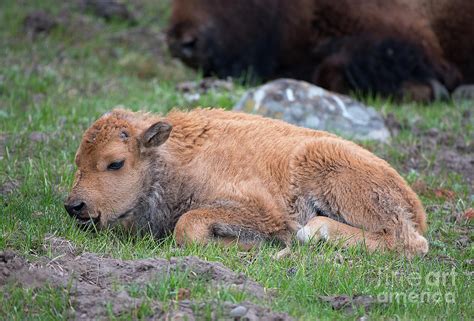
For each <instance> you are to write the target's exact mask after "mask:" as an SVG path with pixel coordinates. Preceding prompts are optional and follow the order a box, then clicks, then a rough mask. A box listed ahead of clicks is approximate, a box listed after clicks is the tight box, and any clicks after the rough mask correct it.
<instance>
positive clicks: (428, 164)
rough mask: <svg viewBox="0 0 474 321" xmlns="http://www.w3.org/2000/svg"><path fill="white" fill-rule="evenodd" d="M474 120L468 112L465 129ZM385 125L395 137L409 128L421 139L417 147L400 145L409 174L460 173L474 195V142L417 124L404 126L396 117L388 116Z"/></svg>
mask: <svg viewBox="0 0 474 321" xmlns="http://www.w3.org/2000/svg"><path fill="white" fill-rule="evenodd" d="M473 118H474V113H472V112H466V113H464V114H463V120H462V123H461V126H462V127H466V128H467V126H468V125H469V124H472V123H473V121H474V119H473ZM385 123H386V125H387V127H389V130H390V131H391V132H392V135H397V134H398V132H399V131H400V129H402V128H405V129H406V128H409V129H410V130H411V132H412V133H413V135H414V136H415V137H416V138H417V140H416V142H415V143H413V144H407V143H400V144H398V145H397V146H396V147H397V148H398V149H399V150H400V151H401V152H402V153H403V154H404V155H406V157H405V158H404V159H405V161H404V163H403V164H402V166H403V169H404V171H405V172H408V171H410V170H417V171H423V172H425V173H429V174H431V175H440V174H442V173H450V172H454V173H457V174H459V175H460V176H461V177H462V179H463V180H464V181H465V182H466V183H467V184H468V186H471V187H470V190H471V193H472V192H474V190H473V188H474V142H473V141H472V139H470V138H469V137H465V136H458V135H454V134H453V133H451V132H448V131H441V130H439V129H437V128H431V129H421V128H419V127H418V126H417V124H416V122H415V123H414V124H412V125H408V124H403V123H401V122H399V121H398V120H397V119H396V118H395V116H394V115H393V114H389V115H388V116H387V118H386V119H385ZM407 126H408V127H407ZM433 154H434V155H435V157H434V158H433V159H431V156H430V155H433ZM427 156H428V157H427Z"/></svg>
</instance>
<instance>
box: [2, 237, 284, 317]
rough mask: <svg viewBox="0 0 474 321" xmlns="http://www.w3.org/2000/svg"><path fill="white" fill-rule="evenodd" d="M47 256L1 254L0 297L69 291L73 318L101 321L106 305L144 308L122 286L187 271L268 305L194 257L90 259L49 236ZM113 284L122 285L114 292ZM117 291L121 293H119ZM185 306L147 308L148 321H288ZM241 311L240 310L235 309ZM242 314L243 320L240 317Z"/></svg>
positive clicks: (267, 313)
mask: <svg viewBox="0 0 474 321" xmlns="http://www.w3.org/2000/svg"><path fill="white" fill-rule="evenodd" d="M44 247H45V250H46V251H48V252H49V253H51V256H48V257H46V256H44V257H40V258H39V260H35V261H34V262H29V261H28V260H26V259H25V258H24V257H22V256H20V255H18V254H16V253H14V252H11V251H5V252H0V291H2V289H3V288H4V286H5V285H7V284H12V283H16V285H17V286H23V287H30V288H38V287H43V286H45V285H50V286H52V287H55V288H61V289H68V291H69V295H70V300H69V301H70V302H71V318H75V319H81V320H96V319H101V318H103V319H105V318H107V315H108V310H107V306H106V304H107V303H109V304H111V310H112V312H113V314H114V315H117V316H118V315H120V314H123V313H126V312H127V311H129V310H131V309H134V308H137V307H138V306H140V305H141V304H142V303H143V300H142V299H141V298H140V297H138V298H137V297H132V296H130V294H129V293H128V292H127V291H125V290H123V286H126V285H130V284H134V285H137V284H138V285H143V286H145V285H146V284H148V283H149V282H152V281H154V280H156V279H157V278H160V277H166V276H167V275H169V274H170V273H172V272H174V271H190V272H191V273H192V274H193V275H196V276H198V277H200V278H203V277H204V278H206V279H207V280H209V281H208V282H209V286H212V287H216V288H217V287H223V286H224V287H231V288H234V289H236V290H241V291H246V292H248V293H249V294H251V295H252V296H253V297H255V298H257V299H261V300H263V301H265V300H267V299H269V298H270V297H271V294H269V293H267V291H266V290H265V289H264V288H263V287H262V286H261V285H259V284H258V283H256V282H254V281H252V280H250V279H248V278H247V277H246V276H245V275H243V274H237V273H235V272H233V271H231V270H229V269H227V268H226V267H224V266H223V265H222V264H220V263H216V262H207V261H203V260H201V259H199V258H196V257H181V258H172V259H170V260H166V259H162V258H153V259H142V260H134V261H126V260H119V259H114V258H110V257H104V256H101V255H98V254H94V253H80V251H79V250H78V249H77V248H76V247H75V246H74V245H73V244H72V243H70V242H69V241H67V240H65V239H62V238H57V237H52V236H49V237H47V238H46V239H45V242H44ZM117 284H120V285H122V286H121V287H117ZM120 288H121V289H122V290H120ZM183 297H184V299H183V300H179V299H178V300H177V301H172V302H158V301H153V302H152V303H151V307H152V311H153V313H152V315H150V316H149V317H150V318H152V319H167V320H169V319H172V320H181V319H183V320H184V319H187V320H195V319H200V318H201V317H200V313H202V312H201V311H200V310H201V309H200V308H199V307H203V306H204V305H209V304H211V305H219V306H218V307H217V306H215V308H216V310H219V311H220V313H222V314H221V315H219V316H218V317H216V318H219V319H220V320H221V319H228V320H234V319H235V317H233V316H231V315H235V313H236V311H237V312H238V313H240V317H244V318H245V319H246V320H291V318H290V317H289V316H288V315H287V314H284V313H277V312H272V311H271V310H270V309H269V308H267V307H263V306H259V305H256V304H254V303H251V302H247V301H245V302H240V303H239V304H235V303H230V302H219V303H218V302H197V301H192V300H189V298H188V296H186V295H184V296H183ZM237 307H239V308H238V309H236V308H237ZM242 313H243V314H242Z"/></svg>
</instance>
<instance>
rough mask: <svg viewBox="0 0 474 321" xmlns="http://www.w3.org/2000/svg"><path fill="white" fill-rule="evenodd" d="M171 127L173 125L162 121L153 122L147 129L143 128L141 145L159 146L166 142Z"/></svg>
mask: <svg viewBox="0 0 474 321" xmlns="http://www.w3.org/2000/svg"><path fill="white" fill-rule="evenodd" d="M172 128H173V126H171V124H169V123H167V122H164V121H159V122H157V123H154V124H153V125H151V126H150V127H149V128H148V129H147V130H145V133H144V134H143V137H142V143H143V145H144V146H145V147H156V146H160V145H161V144H163V143H164V142H166V140H167V139H168V137H170V134H171V129H172Z"/></svg>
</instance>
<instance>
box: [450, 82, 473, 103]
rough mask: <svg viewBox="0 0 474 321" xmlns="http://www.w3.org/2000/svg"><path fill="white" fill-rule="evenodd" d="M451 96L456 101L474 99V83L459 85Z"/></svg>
mask: <svg viewBox="0 0 474 321" xmlns="http://www.w3.org/2000/svg"><path fill="white" fill-rule="evenodd" d="M451 97H452V99H453V100H454V101H463V100H474V84H471V85H462V86H459V87H458V88H456V90H454V92H453V94H452V95H451Z"/></svg>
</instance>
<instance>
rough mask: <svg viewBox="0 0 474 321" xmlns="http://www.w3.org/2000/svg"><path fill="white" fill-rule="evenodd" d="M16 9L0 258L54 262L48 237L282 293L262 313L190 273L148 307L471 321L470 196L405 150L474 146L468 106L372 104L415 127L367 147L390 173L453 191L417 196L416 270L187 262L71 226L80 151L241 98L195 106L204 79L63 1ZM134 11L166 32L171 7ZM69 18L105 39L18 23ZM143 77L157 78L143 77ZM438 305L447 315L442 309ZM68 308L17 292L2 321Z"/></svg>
mask: <svg viewBox="0 0 474 321" xmlns="http://www.w3.org/2000/svg"><path fill="white" fill-rule="evenodd" d="M18 3H19V2H16V1H13V0H6V1H2V2H1V3H0V130H1V133H0V134H1V137H0V138H2V137H3V138H5V137H6V142H5V144H4V146H3V145H2V146H0V147H1V150H0V155H2V156H1V157H2V158H1V160H0V175H1V176H0V185H3V184H4V183H5V182H7V181H10V180H14V181H17V182H19V184H20V187H19V188H18V189H17V190H16V191H14V192H13V193H11V194H6V195H2V196H0V211H1V214H0V250H2V249H6V248H10V249H14V250H17V251H19V252H20V253H22V254H24V255H26V256H27V257H28V258H29V259H32V260H34V259H35V257H36V256H39V255H48V253H45V252H44V250H43V248H42V246H41V245H42V241H43V238H44V236H45V234H47V233H52V234H55V235H57V236H61V237H65V238H67V239H69V240H71V241H72V242H74V243H75V244H77V245H78V246H80V247H81V248H82V249H84V250H85V251H91V252H98V253H106V254H109V255H112V256H114V257H117V258H122V259H138V258H147V257H166V258H169V257H172V256H184V255H195V256H198V257H201V258H203V259H206V260H211V261H219V262H222V263H223V264H224V265H226V266H227V267H229V268H231V269H233V270H235V271H237V272H242V273H244V274H246V275H248V276H249V277H251V278H252V279H254V280H255V281H257V282H259V283H260V284H262V285H263V286H264V287H266V288H270V289H276V292H277V295H276V297H275V298H274V299H273V300H271V301H269V302H267V301H265V302H259V301H258V300H256V299H255V298H252V297H251V296H249V295H246V294H244V293H236V292H235V291H233V290H231V289H226V288H222V289H218V290H216V289H212V288H210V287H209V286H208V285H207V284H206V282H204V281H202V280H196V279H193V278H190V277H189V275H187V274H186V273H184V274H183V273H181V274H180V273H177V274H175V275H171V276H170V277H169V278H168V279H159V280H157V281H156V282H153V283H151V284H149V285H147V286H146V288H144V289H143V288H140V287H139V286H138V285H137V287H134V286H130V287H127V288H126V291H128V292H129V293H130V294H131V295H134V296H137V297H141V298H145V299H147V300H149V301H150V302H151V300H154V299H157V300H160V301H163V302H165V303H166V302H167V301H168V300H170V299H173V298H174V297H175V296H176V295H177V292H176V291H177V289H179V288H190V289H191V299H193V300H211V299H215V300H220V301H230V302H240V301H242V300H252V301H254V302H256V303H261V304H264V305H268V306H271V307H272V308H273V309H275V310H278V311H285V312H288V313H289V314H290V315H292V316H293V317H295V318H296V319H305V320H314V319H340V318H346V319H355V318H356V317H357V316H362V315H364V312H363V311H361V310H359V311H357V312H355V314H345V313H343V312H341V311H335V310H333V309H332V308H331V307H330V306H329V305H328V304H327V303H324V302H321V301H320V300H319V299H318V295H335V294H348V295H352V294H370V295H374V296H378V295H379V296H384V295H392V296H395V295H398V299H396V298H395V297H392V298H393V300H392V301H391V302H389V303H387V304H385V305H382V306H376V307H375V308H373V309H372V310H371V311H370V312H368V314H369V316H370V317H371V318H373V319H378V318H382V319H398V318H400V319H407V320H411V319H430V320H431V319H434V318H439V319H470V318H472V316H473V315H474V309H473V307H472V301H473V297H474V296H473V289H472V270H473V269H472V263H470V262H472V261H468V260H472V258H473V246H472V234H473V233H472V223H467V222H462V221H456V220H453V219H452V217H454V215H457V214H459V213H462V212H463V211H465V210H466V209H467V208H470V207H473V201H474V196H473V195H472V190H473V189H472V186H468V185H467V183H466V182H465V181H464V180H463V177H461V176H460V175H458V174H456V173H454V172H451V171H449V170H441V172H436V173H434V172H433V162H434V159H435V158H436V156H437V149H436V148H431V147H430V146H421V147H420V148H421V154H422V158H423V159H424V160H425V163H424V165H423V166H422V167H421V168H418V169H416V170H414V169H413V168H407V166H406V163H407V157H408V156H407V153H406V148H408V147H410V146H415V145H416V144H418V143H420V142H422V141H421V138H420V136H419V135H417V134H415V133H413V132H411V128H412V125H413V124H415V123H416V126H417V127H418V128H419V129H420V130H421V131H426V130H429V129H431V128H436V129H438V130H439V131H442V132H448V133H451V134H452V135H453V136H454V137H463V138H464V140H465V141H466V142H468V143H472V140H473V137H474V131H473V124H472V123H471V124H468V125H467V126H463V125H462V121H463V117H464V116H463V115H464V113H465V112H467V111H468V110H469V109H472V103H471V104H469V103H466V104H459V105H454V104H452V103H436V104H433V105H427V106H422V105H416V104H394V103H390V102H386V101H383V100H371V101H370V103H371V104H372V105H374V106H375V107H376V108H377V109H378V110H380V111H381V112H382V113H384V114H387V113H394V114H395V117H396V118H397V119H398V120H399V121H400V122H401V123H402V124H407V126H406V127H404V128H402V130H401V132H400V134H399V135H398V136H397V137H396V138H394V140H393V142H392V143H391V144H389V145H381V144H376V143H369V142H364V143H363V144H364V145H365V146H366V147H368V148H370V149H371V150H372V151H373V152H374V153H376V154H378V155H380V156H381V157H383V158H385V159H387V160H388V161H389V162H390V163H391V164H393V166H394V167H395V168H397V169H398V170H399V171H400V173H401V174H402V175H403V176H404V177H405V178H406V179H407V180H408V182H409V183H414V182H415V181H419V180H421V181H423V182H425V183H426V185H427V187H428V188H429V189H437V188H442V189H446V190H450V191H453V192H454V195H455V196H454V197H453V198H451V199H447V198H442V197H436V196H435V195H432V194H430V193H425V194H422V195H421V197H422V201H423V203H424V205H425V207H426V208H427V212H428V216H429V223H430V228H429V232H428V235H427V237H428V239H429V242H430V246H431V248H430V252H429V254H428V256H427V257H425V258H415V259H414V260H412V261H408V260H406V259H404V258H400V257H397V256H395V255H393V254H390V253H384V254H382V253H377V254H373V255H368V254H367V253H365V252H364V251H363V250H361V249H349V250H341V249H339V248H337V247H333V246H331V245H328V244H319V245H306V246H301V245H296V244H295V245H294V248H293V250H294V253H293V254H292V256H291V257H289V258H286V259H283V260H280V261H275V260H273V259H272V255H273V254H275V253H276V252H277V251H278V250H279V248H277V247H274V246H270V245H267V246H264V247H262V248H259V249H254V250H252V251H250V252H249V253H241V252H239V251H238V249H237V248H222V247H219V246H217V245H215V244H211V245H209V246H204V247H203V246H191V247H188V248H184V249H182V248H177V247H175V246H174V243H173V240H172V239H167V240H164V241H163V242H156V241H155V240H153V239H152V238H151V237H149V236H144V237H134V236H127V235H123V234H121V233H115V232H112V231H103V232H100V233H92V232H87V231H82V230H79V229H78V228H77V227H76V226H75V225H74V222H73V221H72V220H71V219H69V217H68V216H67V215H66V213H65V211H64V209H63V205H62V203H63V199H64V197H65V196H66V194H67V191H68V188H69V187H70V186H71V184H72V179H73V172H74V164H73V159H74V153H75V150H76V148H77V147H78V144H79V142H80V139H81V135H82V132H83V131H84V130H85V129H86V128H87V127H88V126H89V125H90V124H91V122H92V121H93V120H94V119H96V118H97V117H98V116H100V115H101V114H102V113H104V112H106V111H107V110H109V109H111V108H112V107H114V106H116V105H125V106H127V107H129V108H132V109H135V110H137V109H146V110H150V111H154V112H163V113H164V112H167V111H168V110H170V109H171V108H173V107H175V106H178V107H179V108H192V107H194V106H196V105H202V106H220V107H223V108H231V107H232V105H233V104H234V103H235V102H236V100H237V99H238V98H239V97H240V95H241V94H242V92H243V90H244V89H245V86H240V85H238V86H236V89H235V90H234V91H233V92H210V93H208V94H205V95H203V96H201V98H200V99H199V101H197V102H193V103H189V102H187V101H186V100H185V99H184V97H183V96H182V94H181V93H179V92H178V91H176V89H175V85H176V84H177V83H178V82H179V81H183V80H190V79H198V78H199V75H198V74H196V73H194V72H192V71H190V70H188V69H186V68H185V67H183V66H182V65H181V64H180V63H179V62H176V61H173V60H171V58H170V57H169V56H168V54H167V53H166V50H165V48H163V50H162V52H163V54H161V55H158V56H156V55H154V53H153V51H152V50H150V49H149V48H147V46H145V45H144V44H143V43H142V42H140V41H135V42H132V43H131V44H130V43H124V42H119V41H116V40H114V39H115V38H114V37H115V36H116V35H119V34H121V33H123V32H128V31H129V30H130V28H131V27H130V26H127V25H126V24H123V23H120V22H113V23H106V22H105V21H102V20H101V19H100V18H96V17H94V16H92V15H88V14H85V15H82V14H79V13H77V12H76V13H74V6H72V5H69V6H66V5H62V2H61V1H54V0H48V1H41V2H31V3H30V5H28V6H27V5H20V4H18ZM133 3H140V4H142V5H141V6H138V7H139V9H138V10H139V12H141V19H140V22H139V26H138V27H144V28H149V29H151V30H155V31H157V32H158V31H159V30H160V29H161V28H163V27H164V26H165V25H166V17H167V15H168V14H169V8H168V6H167V1H163V2H161V1H160V2H157V1H151V0H148V1H146V0H143V1H138V2H133ZM157 3H159V4H157ZM62 7H65V8H66V9H67V8H69V9H68V10H70V11H72V12H73V13H72V18H71V19H72V20H71V21H76V20H77V19H79V18H81V19H85V21H86V22H85V23H86V24H87V26H89V27H90V28H91V29H93V30H95V31H94V34H93V36H89V37H88V36H84V35H83V33H82V30H83V29H74V28H72V27H70V26H68V25H61V24H60V25H59V27H58V28H56V29H55V30H53V32H52V33H50V34H49V35H39V36H38V37H37V38H35V39H31V38H30V37H28V36H27V35H26V34H25V33H24V31H23V29H22V19H23V17H24V16H25V15H26V14H27V13H28V12H30V11H32V10H34V9H37V8H42V9H44V10H46V11H48V12H50V13H51V14H53V15H56V14H60V12H61V10H62V9H63V8H62ZM81 21H82V20H81ZM133 28H137V27H133ZM145 69H146V70H148V69H149V70H151V71H149V72H147V73H145V74H144V73H143V70H145ZM34 133H36V134H34ZM38 133H41V134H42V136H41V135H40V136H41V137H42V139H39V140H38V139H36V140H35V139H32V137H31V135H32V134H33V135H34V136H35V135H36V136H38ZM41 137H40V138H41ZM33 138H34V137H33ZM0 142H1V140H0ZM466 236H467V238H468V241H467V242H468V243H467V245H460V244H459V242H458V241H459V239H460V238H462V237H466ZM447 273H451V274H449V275H448V274H447ZM443 275H445V276H446V277H445V279H443V278H442V277H441V276H443ZM438 276H440V277H441V278H440V280H437V277H438ZM117 286H118V287H120V285H117ZM409 295H412V297H413V296H414V295H421V296H422V298H423V299H424V301H426V302H422V301H423V299H420V297H418V299H414V300H410V299H409V298H408V296H409ZM423 295H424V297H423ZM438 295H439V296H440V297H441V300H440V302H437V300H436V298H437V297H438ZM404 298H405V299H404ZM447 301H448V302H447ZM453 301H454V302H453ZM69 308H70V302H69V300H68V293H65V290H58V289H54V288H44V289H39V290H35V291H33V290H26V289H21V288H17V287H14V286H11V287H10V288H8V289H7V291H3V292H2V291H0V319H17V320H22V319H41V320H43V319H63V318H66V317H67V316H68V315H69V314H68V313H70V309H69ZM209 309H210V308H209ZM208 312H209V314H207V316H210V311H208ZM149 313H150V307H147V306H146V305H144V306H143V307H141V308H139V309H138V310H137V311H130V314H129V315H127V316H121V317H123V318H125V319H126V318H141V317H143V318H145V317H146V316H147V315H149ZM110 318H114V316H112V315H111V316H110ZM203 318H205V316H204V317H203Z"/></svg>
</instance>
